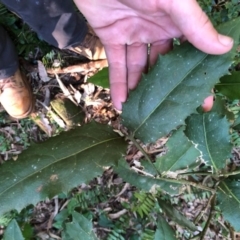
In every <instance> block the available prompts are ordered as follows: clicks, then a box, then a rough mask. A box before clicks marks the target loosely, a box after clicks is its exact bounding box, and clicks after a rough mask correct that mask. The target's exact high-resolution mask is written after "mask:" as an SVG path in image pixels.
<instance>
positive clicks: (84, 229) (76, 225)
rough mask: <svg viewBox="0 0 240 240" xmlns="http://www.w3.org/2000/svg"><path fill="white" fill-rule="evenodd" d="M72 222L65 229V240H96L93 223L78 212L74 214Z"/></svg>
mask: <svg viewBox="0 0 240 240" xmlns="http://www.w3.org/2000/svg"><path fill="white" fill-rule="evenodd" d="M72 218H73V220H72V222H71V223H67V224H66V227H65V229H64V234H63V238H62V239H63V240H79V239H84V240H96V239H97V238H96V236H95V234H94V232H93V227H92V222H90V221H89V220H88V219H87V218H85V217H84V216H83V215H82V214H79V213H78V212H73V214H72Z"/></svg>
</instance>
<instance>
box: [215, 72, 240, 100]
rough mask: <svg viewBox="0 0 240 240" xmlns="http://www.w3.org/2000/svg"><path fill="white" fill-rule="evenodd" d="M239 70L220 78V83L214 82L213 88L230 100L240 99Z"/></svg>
mask: <svg viewBox="0 0 240 240" xmlns="http://www.w3.org/2000/svg"><path fill="white" fill-rule="evenodd" d="M239 87H240V72H233V73H232V74H231V75H226V76H223V77H222V78H220V83H218V84H216V86H215V90H216V91H217V92H219V93H221V94H223V95H224V96H226V97H227V98H229V99H230V100H234V99H240V91H239Z"/></svg>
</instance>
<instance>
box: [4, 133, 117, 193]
mask: <svg viewBox="0 0 240 240" xmlns="http://www.w3.org/2000/svg"><path fill="white" fill-rule="evenodd" d="M120 138H121V137H116V138H111V139H108V140H105V141H101V142H99V143H96V144H94V145H91V146H89V147H86V148H84V149H82V150H81V151H79V152H77V153H76V152H75V153H74V154H70V155H68V156H67V157H64V158H60V159H59V160H57V161H55V162H53V163H51V164H48V165H46V166H45V167H43V168H41V169H40V170H39V171H37V172H34V173H32V174H30V175H28V176H27V177H25V178H22V179H21V180H20V181H18V182H16V183H15V184H13V185H11V186H10V187H8V188H7V189H5V190H4V191H3V192H1V193H0V197H1V196H2V195H3V194H4V193H5V192H7V191H8V190H9V189H11V188H14V187H16V186H17V185H18V184H19V183H21V182H24V181H25V180H26V179H27V178H30V177H32V176H34V175H36V174H39V172H41V171H43V170H44V169H46V168H48V167H50V166H51V165H53V164H56V163H58V162H61V161H62V160H64V159H66V158H69V157H72V156H74V155H76V154H79V153H82V152H84V151H87V150H89V149H90V148H93V147H96V146H97V145H101V144H103V143H106V142H110V141H113V140H116V139H120Z"/></svg>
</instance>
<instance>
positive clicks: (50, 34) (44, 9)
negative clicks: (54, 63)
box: [0, 0, 87, 48]
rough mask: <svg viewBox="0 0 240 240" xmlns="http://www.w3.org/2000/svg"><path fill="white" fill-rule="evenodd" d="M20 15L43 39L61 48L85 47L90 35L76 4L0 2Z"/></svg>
mask: <svg viewBox="0 0 240 240" xmlns="http://www.w3.org/2000/svg"><path fill="white" fill-rule="evenodd" d="M0 1H1V2H2V3H3V4H4V5H5V6H6V7H8V8H9V9H10V10H11V11H13V12H15V13H17V14H18V15H19V16H20V17H21V18H22V19H23V20H24V21H25V22H26V23H28V24H29V25H30V26H31V28H32V29H33V30H34V31H36V32H37V33H38V35H39V37H40V38H42V39H43V40H45V41H46V42H48V43H49V44H51V45H53V46H55V47H58V48H68V47H71V46H74V45H76V44H78V43H81V42H82V41H83V39H84V37H85V36H86V34H87V26H86V23H85V20H84V19H83V17H82V16H81V15H80V14H78V13H76V12H75V10H74V7H73V2H72V0H18V1H16V0H0Z"/></svg>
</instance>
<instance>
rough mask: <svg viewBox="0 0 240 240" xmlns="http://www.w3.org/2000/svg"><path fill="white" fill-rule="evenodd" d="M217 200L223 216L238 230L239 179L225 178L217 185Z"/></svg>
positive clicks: (239, 217)
mask: <svg viewBox="0 0 240 240" xmlns="http://www.w3.org/2000/svg"><path fill="white" fill-rule="evenodd" d="M217 200H218V202H219V206H220V209H221V210H222V214H223V217H224V219H225V220H226V221H228V222H229V223H230V224H231V225H232V227H233V228H234V229H235V231H237V232H239V231H240V224H239V222H240V210H239V209H240V179H232V180H231V179H227V180H225V181H224V182H222V183H221V184H220V185H219V186H218V192H217Z"/></svg>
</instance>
